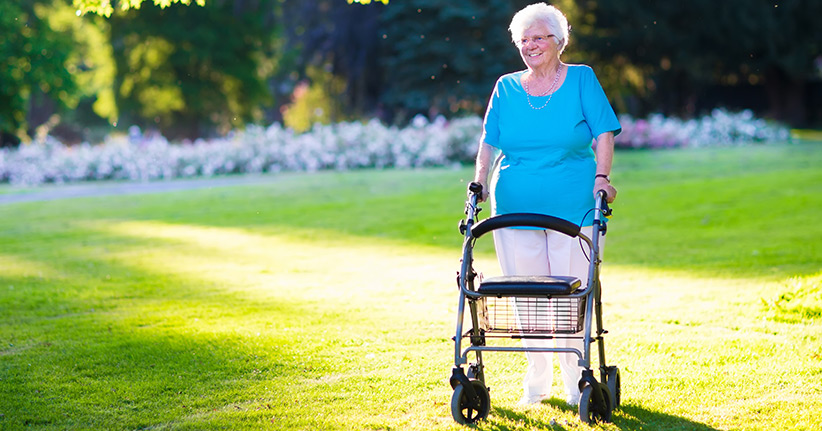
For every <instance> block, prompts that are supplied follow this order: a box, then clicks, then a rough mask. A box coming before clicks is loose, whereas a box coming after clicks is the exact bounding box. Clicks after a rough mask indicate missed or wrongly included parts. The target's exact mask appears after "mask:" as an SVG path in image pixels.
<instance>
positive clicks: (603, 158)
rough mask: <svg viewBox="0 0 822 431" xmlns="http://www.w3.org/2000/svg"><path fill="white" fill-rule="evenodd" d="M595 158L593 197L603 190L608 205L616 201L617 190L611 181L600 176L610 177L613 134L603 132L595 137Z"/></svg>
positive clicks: (612, 157)
mask: <svg viewBox="0 0 822 431" xmlns="http://www.w3.org/2000/svg"><path fill="white" fill-rule="evenodd" d="M596 156H597V172H596V173H597V175H598V176H597V177H596V178H595V179H594V195H596V194H597V192H598V191H600V190H605V193H606V194H607V195H608V199H607V200H608V203H611V202H613V201H614V199H616V195H617V190H616V189H615V188H614V186H612V185H611V181H610V180H609V179H608V178H603V177H602V175H606V176H609V175H611V165H612V164H613V162H614V132H605V133H602V134H600V135H599V136H597V146H596Z"/></svg>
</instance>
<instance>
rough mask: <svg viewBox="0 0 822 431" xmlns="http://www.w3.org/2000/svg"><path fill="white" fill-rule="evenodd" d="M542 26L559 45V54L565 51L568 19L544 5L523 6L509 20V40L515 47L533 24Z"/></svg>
mask: <svg viewBox="0 0 822 431" xmlns="http://www.w3.org/2000/svg"><path fill="white" fill-rule="evenodd" d="M537 23H540V24H544V25H545V26H546V27H548V31H550V32H551V33H552V34H553V35H554V36H555V37H556V38H557V43H559V52H560V54H561V53H562V52H563V51H565V47H566V46H568V31H569V29H570V27H569V26H568V19H567V18H565V15H564V14H563V13H562V12H561V11H560V10H559V9H557V8H555V7H554V6H549V5H547V4H545V3H534V4H532V5H529V6H525V7H524V8H522V10H520V11H519V12H517V13H516V14H515V15H514V18H512V19H511V25H510V26H509V27H508V30H510V31H511V39H512V40H513V41H514V43H515V44H517V46H519V43H520V41H521V40H522V35H523V34H524V33H525V31H526V30H528V28H530V27H531V26H533V25H534V24H537Z"/></svg>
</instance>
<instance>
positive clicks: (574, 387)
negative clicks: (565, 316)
mask: <svg viewBox="0 0 822 431" xmlns="http://www.w3.org/2000/svg"><path fill="white" fill-rule="evenodd" d="M592 232H593V227H592V226H587V227H583V228H582V233H583V234H584V235H586V236H588V237H589V238H591V236H592V235H593V233H592ZM603 239H604V238H602V239H600V250H602V246H603V245H604V241H603ZM494 246H495V247H496V251H497V260H499V264H500V267H501V268H502V273H503V274H504V275H570V276H573V277H577V278H579V279H580V281H581V282H582V287H583V288H584V287H585V286H586V285H587V282H588V266H589V261H588V258H587V257H586V256H589V257H590V250H588V245H587V244H585V243H584V242H583V243H582V245H580V239H579V238H571V237H569V236H567V235H565V234H563V233H559V232H555V231H551V230H541V229H540V230H526V229H498V230H495V231H494ZM583 250H584V252H583ZM600 253H601V251H600ZM572 336H574V337H580V338H579V339H573V340H569V339H556V340H553V341H555V343H556V347H571V348H575V349H578V350H579V351H580V352H582V351H583V347H584V343H583V340H582V338H581V337H582V332H580V333H578V334H573V335H572ZM551 341H552V340H524V341H523V344H524V345H525V347H551V344H552V343H551ZM557 355H558V356H559V365H560V370H561V371H562V378H563V380H564V381H565V391H566V396H568V397H569V398H571V397H576V398H578V397H579V386H578V385H579V380H580V378H581V377H582V367H580V366H579V364H578V362H577V361H578V360H579V358H578V357H577V355H575V354H573V353H558V354H557ZM526 357H527V358H528V370H527V371H526V373H525V378H524V379H523V386H524V388H525V394H524V396H525V397H528V398H537V397H541V398H545V397H547V396H548V395H549V394H550V393H551V383H552V380H553V365H552V363H551V361H552V354H551V353H536V352H526Z"/></svg>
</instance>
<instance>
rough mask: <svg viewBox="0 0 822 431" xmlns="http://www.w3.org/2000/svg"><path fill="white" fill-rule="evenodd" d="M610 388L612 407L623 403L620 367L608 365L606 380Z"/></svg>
mask: <svg viewBox="0 0 822 431" xmlns="http://www.w3.org/2000/svg"><path fill="white" fill-rule="evenodd" d="M606 382H607V384H608V390H609V391H611V408H612V409H615V408H617V407H619V405H620V404H621V403H622V400H621V399H620V398H621V397H622V388H620V384H621V382H620V378H619V368H617V367H608V376H607V380H606Z"/></svg>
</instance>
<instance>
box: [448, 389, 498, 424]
mask: <svg viewBox="0 0 822 431" xmlns="http://www.w3.org/2000/svg"><path fill="white" fill-rule="evenodd" d="M471 387H473V388H474V392H476V393H477V397H479V406H472V405H471V401H470V400H469V398H468V394H466V393H465V392H466V391H465V388H464V387H463V386H462V385H457V387H456V388H454V395H452V396H451V416H453V417H454V420H455V421H457V423H460V424H474V423H477V422H478V421H481V420H483V419H485V418H487V417H488V413H489V412H490V411H491V396H490V395H488V389H487V388H486V387H485V384H484V383H482V382H481V381H479V380H471Z"/></svg>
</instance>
